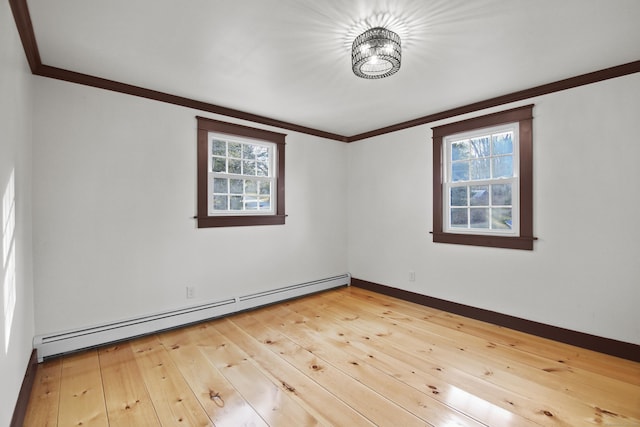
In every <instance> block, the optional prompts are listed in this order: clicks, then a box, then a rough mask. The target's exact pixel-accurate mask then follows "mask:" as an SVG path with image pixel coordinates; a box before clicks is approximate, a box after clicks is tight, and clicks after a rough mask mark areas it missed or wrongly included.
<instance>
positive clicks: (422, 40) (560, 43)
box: [27, 0, 640, 136]
mask: <svg viewBox="0 0 640 427" xmlns="http://www.w3.org/2000/svg"><path fill="white" fill-rule="evenodd" d="M27 4H28V7H29V11H30V13H31V19H32V22H33V27H34V31H35V35H36V40H37V44H38V47H39V51H40V56H41V59H42V62H43V63H44V64H46V65H50V66H54V67H59V68H64V69H68V70H72V71H77V72H80V73H85V74H90V75H94V76H98V77H102V78H106V79H111V80H116V81H120V82H123V83H128V84H132V85H136V86H141V87H144V88H147V89H153V90H157V91H162V92H167V93H170V94H173V95H179V96H183V97H187V98H192V99H195V100H198V101H204V102H207V103H211V104H216V105H219V106H222V107H228V108H233V109H238V110H242V111H245V112H248V113H252V114H258V115H262V116H266V117H270V118H273V119H277V120H282V121H287V122H291V123H295V124H297V125H301V126H307V127H311V128H315V129H319V130H322V131H325V132H333V133H337V134H341V135H346V136H350V135H354V134H358V133H362V132H366V131H371V130H374V129H378V128H381V127H384V126H388V125H392V124H396V123H399V122H403V121H407V120H411V119H415V118H418V117H422V116H425V115H428V114H433V113H437V112H440V111H443V110H447V109H450V108H454V107H458V106H463V105H467V104H470V103H472V102H476V101H482V100H484V99H488V98H493V97H496V96H500V95H504V94H508V93H511V92H515V91H519V90H523V89H527V88H530V87H533V86H537V85H541V84H545V83H551V82H553V81H557V80H560V79H564V78H568V77H573V76H576V75H579V74H584V73H588V72H591V71H596V70H600V69H603V68H608V67H612V66H616V65H621V64H624V63H627V62H632V61H636V60H638V59H640V24H639V21H640V0H607V1H605V0H535V1H533V0H377V1H374V0H108V1H105V0H55V1H53V0H28V1H27ZM379 25H382V26H386V27H387V28H389V29H391V30H393V31H395V32H397V33H398V34H400V37H401V38H402V45H403V60H402V67H401V69H400V71H399V72H398V73H397V74H395V75H393V76H391V77H389V78H386V79H382V80H365V79H360V78H358V77H356V76H355V75H353V73H352V72H351V64H350V59H351V58H350V45H351V42H352V41H353V38H354V37H355V36H357V35H358V34H359V33H361V32H362V31H364V30H366V29H367V28H369V27H372V26H379Z"/></svg>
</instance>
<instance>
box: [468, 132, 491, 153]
mask: <svg viewBox="0 0 640 427" xmlns="http://www.w3.org/2000/svg"><path fill="white" fill-rule="evenodd" d="M470 146H471V153H470V154H471V157H476V158H478V157H489V156H490V155H491V152H490V151H489V150H490V149H489V137H488V136H484V137H481V138H474V139H472V140H471V141H470Z"/></svg>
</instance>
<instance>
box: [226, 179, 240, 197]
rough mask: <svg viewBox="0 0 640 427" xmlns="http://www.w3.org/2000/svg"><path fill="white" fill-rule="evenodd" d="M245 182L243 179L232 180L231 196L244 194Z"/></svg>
mask: <svg viewBox="0 0 640 427" xmlns="http://www.w3.org/2000/svg"><path fill="white" fill-rule="evenodd" d="M243 184H244V183H243V182H242V180H241V179H232V180H231V191H229V192H230V193H231V194H242V189H243Z"/></svg>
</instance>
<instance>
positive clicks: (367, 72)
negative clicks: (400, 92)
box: [351, 27, 402, 79]
mask: <svg viewBox="0 0 640 427" xmlns="http://www.w3.org/2000/svg"><path fill="white" fill-rule="evenodd" d="M401 58H402V48H401V45H400V36H399V35H397V34H396V33H394V32H393V31H390V30H387V29H386V28H382V27H375V28H371V29H369V30H367V31H365V32H364V33H362V34H360V35H359V36H358V37H356V39H355V40H354V41H353V45H352V46H351V67H352V69H353V73H354V74H355V75H356V76H358V77H362V78H365V79H381V78H383V77H388V76H390V75H392V74H395V73H396V72H397V71H398V70H399V69H400V60H401Z"/></svg>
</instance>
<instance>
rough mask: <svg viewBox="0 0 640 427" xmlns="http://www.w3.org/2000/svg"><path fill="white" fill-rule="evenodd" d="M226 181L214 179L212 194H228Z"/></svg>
mask: <svg viewBox="0 0 640 427" xmlns="http://www.w3.org/2000/svg"><path fill="white" fill-rule="evenodd" d="M228 181H229V180H228V179H225V178H214V179H213V192H214V193H228V192H229V190H228V187H227V183H228Z"/></svg>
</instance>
